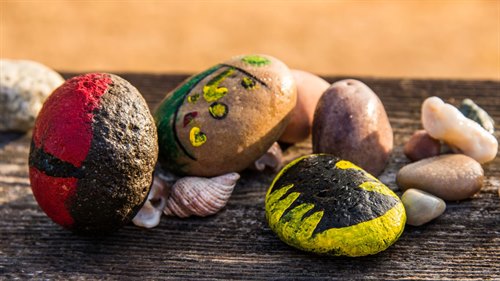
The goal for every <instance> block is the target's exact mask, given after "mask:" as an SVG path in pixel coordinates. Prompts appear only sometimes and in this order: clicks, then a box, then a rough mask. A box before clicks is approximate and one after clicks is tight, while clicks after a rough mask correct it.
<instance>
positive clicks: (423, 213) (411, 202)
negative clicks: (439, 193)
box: [401, 188, 446, 226]
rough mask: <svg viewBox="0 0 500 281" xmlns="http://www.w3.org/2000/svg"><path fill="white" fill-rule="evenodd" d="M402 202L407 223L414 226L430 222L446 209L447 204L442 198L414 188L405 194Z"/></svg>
mask: <svg viewBox="0 0 500 281" xmlns="http://www.w3.org/2000/svg"><path fill="white" fill-rule="evenodd" d="M401 201H403V205H404V206H405V210H406V223H407V224H409V225H413V226H419V225H423V224H425V223H428V222H430V221H431V220H433V219H435V218H437V217H439V216H440V215H442V214H443V212H444V210H445V209H446V203H445V202H444V201H443V200H442V199H441V198H439V197H436V196H434V195H432V194H429V193H427V192H425V191H421V190H418V189H413V188H410V189H408V190H406V191H405V193H403V196H401Z"/></svg>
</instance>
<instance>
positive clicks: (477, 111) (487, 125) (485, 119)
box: [458, 99, 495, 134]
mask: <svg viewBox="0 0 500 281" xmlns="http://www.w3.org/2000/svg"><path fill="white" fill-rule="evenodd" d="M458 110H460V112H462V114H463V115H464V116H465V117H467V118H469V119H471V120H474V121H475V122H477V123H478V124H479V125H481V127H483V128H484V129H485V130H486V131H488V132H489V133H490V134H493V133H494V132H495V121H493V118H491V116H489V115H488V113H487V112H486V111H485V110H484V109H482V108H481V107H479V106H478V105H477V104H475V103H474V102H473V101H472V100H471V99H464V100H463V101H462V103H461V104H460V107H459V108H458Z"/></svg>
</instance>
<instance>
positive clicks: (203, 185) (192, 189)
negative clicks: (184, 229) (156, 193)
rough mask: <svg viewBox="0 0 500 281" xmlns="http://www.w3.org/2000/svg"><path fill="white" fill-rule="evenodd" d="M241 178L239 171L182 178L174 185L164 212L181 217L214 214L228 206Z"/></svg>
mask: <svg viewBox="0 0 500 281" xmlns="http://www.w3.org/2000/svg"><path fill="white" fill-rule="evenodd" d="M239 178H240V175H239V174H238V173H229V174H225V175H222V176H218V177H214V178H201V177H185V178H181V179H179V180H178V181H177V182H176V183H175V184H174V185H173V186H172V190H171V193H170V196H169V198H168V199H167V202H166V206H165V209H164V210H163V212H164V213H165V215H167V216H178V217H181V218H187V217H189V216H192V215H195V216H200V217H205V216H209V215H213V214H215V213H217V212H218V211H219V210H220V209H222V208H223V207H224V206H226V203H227V201H228V200H229V197H230V196H231V193H232V192H233V189H234V186H235V185H236V181H237V180H238V179H239Z"/></svg>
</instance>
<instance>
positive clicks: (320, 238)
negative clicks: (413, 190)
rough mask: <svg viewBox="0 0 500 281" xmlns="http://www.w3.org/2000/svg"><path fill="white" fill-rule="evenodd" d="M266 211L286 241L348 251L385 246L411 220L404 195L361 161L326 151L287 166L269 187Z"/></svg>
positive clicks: (367, 251) (371, 251)
mask: <svg viewBox="0 0 500 281" xmlns="http://www.w3.org/2000/svg"><path fill="white" fill-rule="evenodd" d="M266 216H267V219H268V222H269V225H270V227H271V229H272V230H273V231H274V232H275V233H276V234H277V235H278V236H279V237H280V238H281V239H282V240H283V241H284V242H285V243H287V244H289V245H291V246H294V247H297V248H299V249H302V250H306V251H312V252H316V253H321V254H329V255H346V256H363V255H369V254H375V253H377V252H380V251H383V250H385V249H386V248H387V247H389V246H390V245H391V244H392V243H394V242H395V241H396V240H397V239H398V238H399V236H400V235H401V233H402V231H403V228H404V224H405V221H406V215H405V211H404V207H403V205H402V203H401V201H400V200H399V198H398V197H397V196H396V195H395V194H394V193H393V192H392V191H391V190H390V189H389V188H387V187H386V186H385V185H383V184H382V183H381V182H379V181H378V180H377V179H376V178H374V177H373V176H371V175H369V174H368V173H366V172H365V171H364V170H362V169H361V168H359V167H357V166H356V165H354V164H352V163H350V162H348V161H343V160H340V159H338V158H336V157H334V156H330V155H324V154H323V155H309V156H304V157H301V158H298V159H296V160H295V161H293V162H291V163H290V164H289V165H287V166H286V167H285V168H283V170H282V171H281V172H280V173H279V174H278V175H277V176H276V178H275V180H274V181H273V183H272V185H271V187H270V189H269V191H268V193H267V196H266Z"/></svg>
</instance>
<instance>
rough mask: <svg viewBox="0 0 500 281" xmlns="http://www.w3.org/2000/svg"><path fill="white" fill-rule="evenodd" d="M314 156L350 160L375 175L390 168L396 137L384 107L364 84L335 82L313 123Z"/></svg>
mask: <svg viewBox="0 0 500 281" xmlns="http://www.w3.org/2000/svg"><path fill="white" fill-rule="evenodd" d="M312 140H313V152H314V153H329V154H333V155H335V156H338V157H340V158H342V159H346V160H349V161H351V162H353V163H354V164H356V165H358V166H360V167H361V168H363V169H365V170H366V171H367V172H369V173H370V174H372V175H375V176H377V175H379V174H380V173H381V172H382V171H383V170H384V168H385V166H386V165H387V162H388V161H389V157H390V154H391V152H392V148H393V145H394V143H393V133H392V127H391V124H390V123H389V118H388V117H387V114H386V112H385V109H384V105H383V104H382V102H381V101H380V99H379V98H378V96H377V95H376V94H375V93H374V92H373V91H372V90H371V89H370V88H369V87H368V86H367V85H365V84H364V83H363V82H361V81H357V80H353V79H347V80H342V81H338V82H335V83H334V84H332V86H331V87H330V88H328V89H327V90H326V92H325V93H324V94H323V95H322V96H321V98H320V100H319V102H318V106H317V107H316V112H315V113H314V122H313V137H312Z"/></svg>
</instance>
